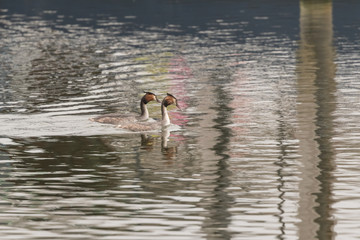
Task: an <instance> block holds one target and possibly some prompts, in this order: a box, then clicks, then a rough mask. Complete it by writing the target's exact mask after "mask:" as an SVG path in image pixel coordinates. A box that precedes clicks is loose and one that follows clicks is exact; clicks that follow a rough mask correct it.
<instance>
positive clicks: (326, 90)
mask: <svg viewBox="0 0 360 240" xmlns="http://www.w3.org/2000/svg"><path fill="white" fill-rule="evenodd" d="M332 27H333V26H332V2H331V1H330V0H327V1H324V0H319V1H307V0H302V1H300V36H301V39H300V46H299V50H298V66H297V73H298V86H297V88H298V102H299V104H298V109H297V110H298V118H299V121H298V122H299V133H298V134H297V137H298V138H299V140H300V148H299V152H300V154H301V155H302V163H303V168H302V180H301V182H300V186H299V188H300V189H299V190H300V203H299V216H300V218H301V223H299V236H300V239H314V238H318V239H333V237H334V234H333V225H334V221H333V220H332V217H331V216H332V212H331V204H332V185H333V177H332V171H333V170H334V164H335V163H334V150H333V146H332V142H331V140H332V137H333V134H334V133H333V119H334V117H333V112H334V110H335V103H336V100H335V96H334V93H335V91H336V83H335V80H334V79H335V64H334V55H335V54H334V48H333V43H332V38H333V30H332Z"/></svg>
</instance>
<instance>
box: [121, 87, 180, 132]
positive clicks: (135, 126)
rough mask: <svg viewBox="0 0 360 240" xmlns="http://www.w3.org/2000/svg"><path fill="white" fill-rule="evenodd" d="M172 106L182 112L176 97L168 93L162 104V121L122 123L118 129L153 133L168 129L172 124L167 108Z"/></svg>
mask: <svg viewBox="0 0 360 240" xmlns="http://www.w3.org/2000/svg"><path fill="white" fill-rule="evenodd" d="M170 105H175V106H176V107H177V108H179V109H180V110H181V108H180V107H179V105H178V101H177V99H176V97H174V96H173V95H172V94H169V93H167V95H166V97H165V98H164V99H163V100H162V102H161V121H156V122H132V123H120V124H118V126H117V128H122V129H126V130H130V131H139V132H142V131H152V130H156V129H161V128H163V127H167V126H169V125H170V124H171V122H170V118H169V114H168V111H167V107H168V106H170Z"/></svg>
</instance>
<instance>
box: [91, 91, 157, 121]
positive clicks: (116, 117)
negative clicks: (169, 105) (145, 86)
mask: <svg viewBox="0 0 360 240" xmlns="http://www.w3.org/2000/svg"><path fill="white" fill-rule="evenodd" d="M144 93H145V95H144V96H143V97H142V98H141V100H140V110H141V114H140V116H131V115H130V116H127V115H124V114H116V113H115V114H105V115H102V116H98V117H94V118H91V119H90V120H91V121H93V122H99V123H108V124H115V125H120V124H126V123H131V122H138V121H146V120H148V119H149V111H148V109H147V107H146V104H147V103H149V102H151V101H157V102H158V103H160V100H159V99H158V98H157V96H156V94H155V93H152V92H144Z"/></svg>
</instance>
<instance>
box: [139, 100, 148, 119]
mask: <svg viewBox="0 0 360 240" xmlns="http://www.w3.org/2000/svg"><path fill="white" fill-rule="evenodd" d="M140 110H141V115H140V120H147V119H148V118H149V111H148V109H147V107H146V103H145V102H144V99H141V101H140Z"/></svg>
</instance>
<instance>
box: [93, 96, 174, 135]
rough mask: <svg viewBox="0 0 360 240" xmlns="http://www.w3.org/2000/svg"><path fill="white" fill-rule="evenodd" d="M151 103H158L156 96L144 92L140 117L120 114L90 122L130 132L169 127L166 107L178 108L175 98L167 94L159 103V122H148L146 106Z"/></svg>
mask: <svg viewBox="0 0 360 240" xmlns="http://www.w3.org/2000/svg"><path fill="white" fill-rule="evenodd" d="M151 101H156V102H159V103H160V101H159V99H158V98H157V96H156V94H154V93H152V92H145V95H144V96H143V97H142V98H141V100H140V110H141V114H140V116H125V115H120V114H107V115H102V116H99V117H95V118H92V119H91V120H92V121H94V122H99V123H108V124H114V125H117V127H118V128H122V129H126V130H131V131H150V130H155V129H158V128H159V127H166V126H169V125H170V118H169V114H168V111H167V107H168V106H170V105H175V106H176V107H178V108H179V109H180V107H179V105H178V102H177V99H176V97H174V96H173V95H172V94H170V93H167V94H166V97H165V98H164V99H163V100H162V102H161V116H162V118H161V122H158V121H148V120H149V111H148V109H147V106H146V104H148V103H149V102H151ZM180 110H181V109H180Z"/></svg>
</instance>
